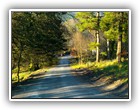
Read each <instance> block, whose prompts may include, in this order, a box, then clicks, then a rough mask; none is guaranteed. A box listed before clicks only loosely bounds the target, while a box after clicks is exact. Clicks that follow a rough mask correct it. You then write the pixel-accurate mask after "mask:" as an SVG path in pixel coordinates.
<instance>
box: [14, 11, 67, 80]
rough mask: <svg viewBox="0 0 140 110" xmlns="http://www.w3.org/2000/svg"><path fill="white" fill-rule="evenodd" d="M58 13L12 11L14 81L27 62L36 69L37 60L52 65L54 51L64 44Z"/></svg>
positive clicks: (61, 47)
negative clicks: (15, 74) (15, 73)
mask: <svg viewBox="0 0 140 110" xmlns="http://www.w3.org/2000/svg"><path fill="white" fill-rule="evenodd" d="M62 14H63V13H59V12H51V13H47V12H12V65H13V68H14V67H17V68H18V70H17V76H18V82H19V72H20V66H21V65H23V64H27V63H28V64H29V65H32V66H31V68H30V69H31V70H36V69H39V68H40V63H41V61H47V62H48V63H50V64H53V59H54V58H55V54H57V53H58V52H59V51H60V50H63V47H65V42H66V40H65V37H64V36H63V28H62V19H61V16H62ZM26 59H28V60H26ZM43 59H44V60H43ZM25 61H26V62H25ZM15 62H16V63H15Z"/></svg>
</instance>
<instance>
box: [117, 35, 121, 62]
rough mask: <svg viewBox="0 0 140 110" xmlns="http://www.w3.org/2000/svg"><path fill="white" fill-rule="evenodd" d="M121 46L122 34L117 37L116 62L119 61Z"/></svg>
mask: <svg viewBox="0 0 140 110" xmlns="http://www.w3.org/2000/svg"><path fill="white" fill-rule="evenodd" d="M121 48H122V35H120V36H119V37H118V44H117V61H118V63H120V62H121V50H122V49H121Z"/></svg>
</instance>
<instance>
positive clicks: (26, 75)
mask: <svg viewBox="0 0 140 110" xmlns="http://www.w3.org/2000/svg"><path fill="white" fill-rule="evenodd" d="M48 69H49V68H42V69H39V70H36V71H24V70H26V68H25V69H24V68H22V69H21V72H20V73H19V77H20V82H22V81H25V80H27V79H29V78H30V77H31V76H32V75H36V74H39V73H44V72H47V71H48ZM17 81H18V78H17V73H16V69H15V70H13V71H12V83H16V82H17Z"/></svg>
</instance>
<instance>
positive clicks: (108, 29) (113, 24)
mask: <svg viewBox="0 0 140 110" xmlns="http://www.w3.org/2000/svg"><path fill="white" fill-rule="evenodd" d="M100 27H101V29H102V30H103V31H104V35H105V37H106V38H107V41H108V47H107V50H108V56H110V48H109V47H110V46H109V44H110V42H112V43H114V41H117V52H116V59H117V60H118V63H120V62H121V52H122V41H123V42H127V40H126V39H127V38H128V13H127V12H104V17H103V18H102V19H101V23H100ZM112 47H114V46H112ZM112 50H113V49H112ZM114 50H115V49H114Z"/></svg>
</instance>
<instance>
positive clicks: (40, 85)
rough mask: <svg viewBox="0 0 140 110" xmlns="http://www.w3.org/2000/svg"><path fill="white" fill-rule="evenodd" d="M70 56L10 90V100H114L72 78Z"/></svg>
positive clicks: (62, 58)
mask: <svg viewBox="0 0 140 110" xmlns="http://www.w3.org/2000/svg"><path fill="white" fill-rule="evenodd" d="M69 58H70V56H63V57H60V61H59V64H58V66H56V67H54V68H51V69H50V70H49V71H48V72H46V73H44V74H40V75H39V76H36V77H34V78H33V79H30V80H28V81H25V82H23V83H21V85H19V86H18V87H15V88H12V99H17V98H20V99H34V98H35V99H66V98H67V99H69V98H70V99H79V98H82V99H98V98H103V99H104V98H114V96H113V95H111V94H110V93H108V92H105V93H103V92H101V91H100V90H98V89H97V88H94V87H93V85H92V84H90V83H88V82H87V81H83V80H81V79H80V78H78V77H77V76H74V75H73V74H72V73H71V71H72V69H71V68H70V66H69Z"/></svg>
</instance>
